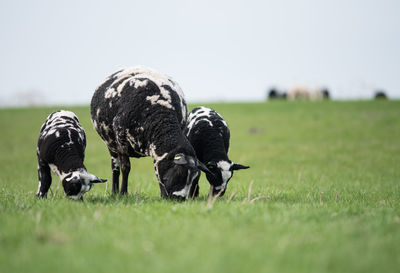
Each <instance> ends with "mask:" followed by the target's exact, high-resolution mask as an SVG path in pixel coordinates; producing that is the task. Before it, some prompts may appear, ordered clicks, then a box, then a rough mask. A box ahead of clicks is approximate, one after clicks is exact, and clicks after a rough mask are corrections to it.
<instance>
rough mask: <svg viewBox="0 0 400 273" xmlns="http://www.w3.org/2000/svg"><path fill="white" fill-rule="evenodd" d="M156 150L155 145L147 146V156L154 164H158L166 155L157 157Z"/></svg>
mask: <svg viewBox="0 0 400 273" xmlns="http://www.w3.org/2000/svg"><path fill="white" fill-rule="evenodd" d="M156 149H157V147H156V145H154V144H153V143H151V144H150V146H149V155H150V156H151V157H152V158H154V160H155V162H156V163H158V162H159V161H161V160H163V159H164V158H165V157H166V156H167V155H168V153H164V154H163V155H161V156H159V155H157V153H156Z"/></svg>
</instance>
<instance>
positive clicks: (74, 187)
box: [62, 171, 107, 200]
mask: <svg viewBox="0 0 400 273" xmlns="http://www.w3.org/2000/svg"><path fill="white" fill-rule="evenodd" d="M106 181H107V180H105V179H101V178H98V177H97V176H95V175H93V174H90V173H87V172H86V171H75V172H71V173H69V174H68V175H67V176H65V177H64V178H63V179H62V185H63V187H64V191H65V194H66V195H67V197H69V198H71V199H73V200H81V199H82V196H83V195H84V194H85V193H86V192H88V191H89V190H90V189H91V188H92V187H93V183H103V182H106Z"/></svg>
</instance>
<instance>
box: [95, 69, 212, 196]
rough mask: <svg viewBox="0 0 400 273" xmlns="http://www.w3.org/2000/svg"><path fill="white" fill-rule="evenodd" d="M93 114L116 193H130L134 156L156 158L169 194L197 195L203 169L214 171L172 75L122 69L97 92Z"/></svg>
mask: <svg viewBox="0 0 400 273" xmlns="http://www.w3.org/2000/svg"><path fill="white" fill-rule="evenodd" d="M90 113H91V117H92V122H93V126H94V128H95V130H96V131H97V133H98V134H99V135H100V137H101V139H102V140H103V141H104V142H105V144H106V145H107V147H108V150H109V153H110V155H111V168H112V175H113V186H112V192H113V193H117V192H118V191H119V175H120V169H121V170H122V184H121V191H120V193H121V194H126V193H127V192H128V176H129V172H130V169H131V164H130V159H129V158H130V157H136V158H139V157H144V156H151V157H152V158H153V159H154V169H155V173H156V176H157V179H158V183H159V186H160V191H161V196H162V197H163V198H174V199H180V200H185V199H187V198H188V197H192V196H195V195H196V193H195V192H194V189H195V186H196V185H197V182H198V179H199V176H200V170H202V171H205V172H209V170H208V169H207V168H206V167H205V165H204V164H203V163H201V162H200V161H199V160H198V159H197V157H196V154H195V151H194V149H193V147H192V145H191V144H190V143H189V141H188V139H187V138H186V136H185V135H184V134H183V129H184V127H185V125H186V119H187V106H186V102H185V99H184V95H183V92H182V90H181V88H180V86H179V85H178V83H177V82H175V81H174V80H173V79H172V78H170V77H168V76H166V75H164V74H161V73H160V72H158V71H156V70H153V69H151V68H147V67H143V66H136V67H129V68H125V69H121V70H119V71H117V72H115V73H113V74H111V75H110V76H109V77H107V78H106V79H105V80H104V81H103V83H102V84H100V86H99V87H98V88H97V89H96V91H95V92H94V95H93V98H92V102H91V104H90Z"/></svg>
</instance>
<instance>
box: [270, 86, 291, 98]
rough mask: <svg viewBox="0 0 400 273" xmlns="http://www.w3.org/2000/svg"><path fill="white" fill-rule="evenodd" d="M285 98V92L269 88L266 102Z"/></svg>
mask: <svg viewBox="0 0 400 273" xmlns="http://www.w3.org/2000/svg"><path fill="white" fill-rule="evenodd" d="M286 97H287V94H286V92H285V91H281V90H278V89H277V88H275V87H272V88H270V89H269V91H268V95H267V98H268V100H276V99H283V100H285V99H286Z"/></svg>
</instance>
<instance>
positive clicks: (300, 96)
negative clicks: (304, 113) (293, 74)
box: [287, 86, 311, 100]
mask: <svg viewBox="0 0 400 273" xmlns="http://www.w3.org/2000/svg"><path fill="white" fill-rule="evenodd" d="M287 99H288V100H310V99H311V94H310V92H309V91H308V90H307V88H304V87H301V86H294V87H293V88H291V89H290V90H289V92H288V94H287Z"/></svg>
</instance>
